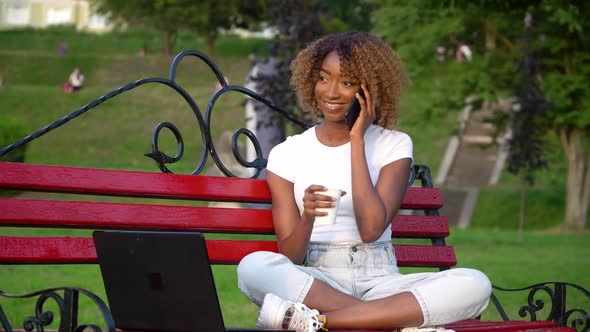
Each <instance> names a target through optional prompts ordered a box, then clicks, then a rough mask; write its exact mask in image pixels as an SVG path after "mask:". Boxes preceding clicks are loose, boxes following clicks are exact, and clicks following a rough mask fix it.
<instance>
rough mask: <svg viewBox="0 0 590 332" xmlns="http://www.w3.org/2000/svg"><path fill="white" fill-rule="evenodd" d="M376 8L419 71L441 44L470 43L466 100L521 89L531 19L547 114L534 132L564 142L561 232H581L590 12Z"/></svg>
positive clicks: (586, 185)
mask: <svg viewBox="0 0 590 332" xmlns="http://www.w3.org/2000/svg"><path fill="white" fill-rule="evenodd" d="M372 2H373V4H374V5H375V6H376V11H375V12H374V16H375V22H376V31H377V32H378V33H379V34H381V35H383V36H384V37H385V38H386V39H387V40H389V41H390V42H391V43H392V44H394V45H395V46H396V48H397V49H398V50H399V52H400V55H401V57H402V59H404V61H406V62H410V63H412V65H416V67H418V68H420V67H421V65H420V64H423V63H425V62H429V61H434V59H433V57H432V54H433V50H434V49H435V47H436V46H437V45H440V44H444V43H454V42H455V41H456V40H459V39H463V40H469V41H470V43H471V45H472V48H473V49H474V50H475V51H476V52H477V54H478V55H479V57H478V60H477V61H473V63H472V64H470V65H469V66H464V70H463V71H462V72H460V73H457V79H461V80H463V82H464V83H465V84H464V85H463V86H464V87H465V89H464V90H463V91H461V94H462V96H463V97H465V96H467V95H469V94H474V93H475V94H477V95H479V96H482V97H484V98H485V99H487V100H494V99H496V98H498V97H499V96H502V95H507V94H513V93H514V87H516V86H518V85H519V84H520V82H519V80H520V77H519V75H518V74H517V70H516V69H517V67H518V63H519V62H520V61H521V60H522V59H523V58H524V57H525V56H526V55H525V54H523V49H522V48H519V47H518V46H517V45H518V42H519V40H521V39H522V38H524V36H523V33H522V29H520V27H522V26H523V20H524V18H525V16H526V15H527V13H529V14H530V15H532V17H533V18H534V20H533V26H532V28H531V29H532V31H531V34H533V35H532V36H531V37H530V38H531V40H532V41H534V43H533V44H532V45H531V47H532V49H531V51H532V52H535V53H537V54H539V55H540V58H539V59H540V63H539V70H538V72H537V73H536V75H534V77H532V80H533V82H534V84H535V85H536V86H537V87H538V94H539V96H543V98H545V99H546V100H547V102H548V107H549V108H548V109H547V110H546V111H544V112H542V114H539V116H542V120H540V119H538V118H537V120H535V121H539V122H538V123H537V125H535V128H536V130H538V129H539V126H540V125H544V127H543V128H541V129H543V131H544V132H545V133H547V132H548V131H550V130H555V132H557V134H558V136H559V137H560V140H561V143H562V146H563V151H564V154H565V156H566V158H567V169H568V171H567V181H566V199H565V201H566V213H565V217H564V226H565V227H566V228H574V227H575V228H577V229H584V228H585V227H586V222H587V219H588V206H589V204H590V91H589V89H588V88H587V82H589V81H590V66H589V65H588V64H589V62H590V49H589V48H590V42H589V40H588V38H589V37H588V36H590V20H588V15H589V14H590V5H589V4H588V3H587V2H584V1H580V2H572V1H569V2H562V1H558V0H543V1H518V2H516V1H497V0H487V1H480V2H473V1H464V0H448V1H438V2H431V1H426V0H411V1H387V0H373V1H372ZM515 27H519V28H518V29H515ZM549 124H551V125H549ZM520 128H521V129H518V128H514V129H516V130H522V132H519V133H515V134H516V135H519V136H521V137H526V136H527V133H529V134H530V131H529V132H527V131H528V130H530V129H531V128H532V126H527V125H523V126H520ZM537 134H538V133H537ZM539 135H540V134H539ZM523 165H524V164H523ZM518 169H519V167H518V166H517V165H516V166H515V167H514V168H513V169H512V171H518ZM529 175H531V174H530V173H529Z"/></svg>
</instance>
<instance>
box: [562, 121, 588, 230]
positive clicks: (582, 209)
mask: <svg viewBox="0 0 590 332" xmlns="http://www.w3.org/2000/svg"><path fill="white" fill-rule="evenodd" d="M559 138H560V140H561V144H562V146H563V149H564V151H565V154H566V158H567V187H566V208H565V222H564V225H565V227H566V228H568V229H574V228H575V229H577V230H583V229H585V228H586V219H587V217H588V205H589V204H590V143H589V137H587V134H586V133H585V131H584V130H583V129H580V128H567V127H560V128H559Z"/></svg>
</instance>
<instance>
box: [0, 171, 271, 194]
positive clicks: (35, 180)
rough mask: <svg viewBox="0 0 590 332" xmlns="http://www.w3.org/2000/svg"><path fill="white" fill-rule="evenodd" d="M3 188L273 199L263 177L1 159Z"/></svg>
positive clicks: (0, 181) (0, 177) (0, 172)
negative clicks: (195, 174)
mask: <svg viewBox="0 0 590 332" xmlns="http://www.w3.org/2000/svg"><path fill="white" fill-rule="evenodd" d="M0 187H3V188H13V189H23V190H36V191H50V192H64V193H81V194H108V195H110V196H139V197H155V198H176V199H193V200H223V201H226V200H235V201H243V202H261V203H269V202H270V191H269V189H268V185H267V184H266V181H264V180H252V179H237V178H228V177H213V176H194V175H184V174H165V173H153V172H138V171H123V170H108V169H97V168H79V167H66V166H49V165H33V164H21V163H9V162H0Z"/></svg>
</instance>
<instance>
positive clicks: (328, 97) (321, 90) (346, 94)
mask: <svg viewBox="0 0 590 332" xmlns="http://www.w3.org/2000/svg"><path fill="white" fill-rule="evenodd" d="M359 88H360V82H358V81H355V80H353V79H352V77H346V76H343V75H342V73H341V72H340V57H338V53H337V52H336V51H332V52H330V53H328V54H327V55H326V56H325V57H324V60H322V65H321V68H320V72H319V77H318V80H317V82H316V84H315V89H314V93H315V98H316V102H317V103H318V107H319V108H320V110H321V111H322V113H323V114H324V121H337V122H344V113H346V109H347V108H348V106H349V105H350V103H351V102H352V101H353V100H354V98H356V92H357V91H358V89H359Z"/></svg>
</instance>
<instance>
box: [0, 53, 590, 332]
mask: <svg viewBox="0 0 590 332" xmlns="http://www.w3.org/2000/svg"><path fill="white" fill-rule="evenodd" d="M186 56H195V57H198V58H199V59H201V60H203V61H205V62H206V63H207V64H208V65H209V66H210V68H211V69H212V70H213V71H214V73H215V75H216V77H217V78H218V80H219V82H220V83H221V85H222V89H221V90H219V91H217V92H215V93H214V95H213V96H212V97H211V100H210V102H209V104H208V107H207V110H206V113H205V116H203V115H201V113H200V112H199V110H198V108H197V107H196V103H194V101H192V98H191V97H190V96H189V95H188V93H186V91H185V90H184V89H183V88H182V87H180V86H178V85H177V84H176V82H175V81H174V75H175V71H176V66H177V64H178V62H179V61H180V59H182V58H183V57H186ZM223 77H224V76H223V74H222V73H221V71H220V70H219V69H218V68H217V67H216V66H215V64H214V63H213V62H211V60H210V59H208V58H207V57H206V56H205V55H203V54H201V53H199V52H195V51H187V52H183V53H181V54H179V55H178V56H177V57H176V58H175V59H174V60H173V62H172V65H171V68H170V77H169V78H168V79H164V78H150V79H145V80H139V81H135V82H133V83H130V84H128V85H126V86H123V87H121V88H119V89H117V90H114V91H112V92H111V93H109V94H107V95H105V96H102V97H100V98H99V99H97V100H95V101H93V102H91V103H89V104H88V105H86V106H84V107H82V108H81V109H79V110H77V111H75V112H73V113H72V114H70V115H69V116H67V117H64V118H62V119H60V120H58V121H56V122H55V123H54V124H52V125H50V126H48V127H45V128H43V129H41V130H40V131H38V132H36V133H34V134H32V135H29V136H27V137H25V138H23V139H22V140H20V141H18V142H16V143H14V144H12V145H9V146H7V147H5V148H3V149H1V150H0V156H2V155H5V154H7V153H8V152H10V151H13V150H15V149H17V148H19V147H21V146H23V145H24V144H26V143H28V142H29V141H31V140H33V139H36V138H38V137H40V136H42V135H43V134H45V133H46V132H48V131H50V130H52V129H53V128H57V127H59V126H60V125H62V124H63V123H65V122H67V121H70V120H72V119H74V118H76V117H77V116H79V115H81V114H83V113H84V112H86V111H88V110H89V109H91V108H93V107H95V106H96V105H98V104H100V103H102V102H103V101H105V100H106V99H110V98H112V97H114V96H116V95H118V94H120V93H122V92H125V91H127V90H130V89H133V88H136V87H138V86H140V85H142V84H143V83H145V82H159V83H162V84H165V85H168V86H170V87H171V88H173V89H174V90H176V91H178V92H179V93H180V94H181V95H182V96H183V97H184V98H185V99H186V100H187V102H188V103H189V104H190V105H191V107H193V110H195V111H196V114H197V118H198V119H199V125H200V127H201V130H202V137H203V141H204V142H203V144H204V147H205V149H204V150H205V153H204V154H203V156H204V157H203V158H202V159H201V165H199V167H198V168H197V169H198V170H199V171H197V172H195V173H196V174H195V175H184V174H172V173H171V172H170V170H169V169H168V168H167V167H166V163H168V162H171V161H172V160H173V159H175V158H171V157H168V156H166V155H165V154H163V153H162V152H160V151H159V150H158V149H157V144H152V145H153V151H152V152H151V153H149V154H147V155H148V156H149V157H151V158H153V159H154V160H155V161H156V163H157V165H158V167H159V168H160V170H161V171H162V172H141V171H129V170H112V169H97V168H83V167H70V166H55V165H40V164H29V163H18V162H5V161H0V189H2V190H3V191H7V192H9V193H15V192H28V191H32V192H42V193H47V194H46V195H47V196H46V197H44V198H43V199H37V198H35V199H31V198H23V197H19V195H16V194H13V195H11V194H4V195H0V226H2V227H11V228H12V229H14V228H17V229H18V230H19V232H16V233H15V232H14V231H13V232H11V235H6V233H4V232H2V231H1V230H2V228H0V266H1V265H2V264H26V265H39V266H38V268H39V271H43V269H45V268H46V265H49V264H97V258H96V252H95V248H94V243H93V240H92V238H91V236H90V235H87V236H77V237H72V236H70V235H69V234H68V233H67V232H66V231H63V235H60V236H38V235H33V234H32V232H30V229H31V228H57V229H85V230H94V229H119V230H160V231H199V232H203V233H205V237H206V243H207V250H208V253H209V256H210V260H211V263H212V264H237V263H238V262H239V261H240V259H241V258H242V257H244V256H245V255H247V254H248V253H251V252H254V251H258V250H269V251H277V246H276V243H275V242H274V241H273V238H272V234H274V230H273V223H272V214H271V212H270V210H269V209H268V208H265V207H264V206H265V205H266V206H267V205H268V204H270V203H271V196H270V192H269V189H268V186H267V184H266V182H265V181H264V180H260V179H256V178H255V177H257V176H258V174H259V173H260V172H261V171H262V170H263V169H264V167H265V164H266V162H265V160H264V158H262V155H261V153H260V149H259V145H257V141H256V138H255V137H254V136H253V135H251V134H250V133H249V132H248V131H247V130H244V129H240V130H238V131H236V134H235V135H234V140H233V143H234V144H233V146H232V147H233V148H234V152H235V153H236V159H237V160H238V161H239V162H240V164H242V165H244V166H248V167H251V168H254V169H256V171H255V172H254V173H253V175H252V176H253V177H254V178H238V177H233V175H234V174H233V173H232V172H231V171H230V170H229V169H228V168H227V167H226V165H224V164H223V163H222V161H221V160H220V158H219V156H218V154H217V152H216V147H215V144H214V142H213V140H212V139H211V131H210V128H209V122H208V121H207V119H208V118H209V116H210V112H211V110H212V108H213V106H214V104H215V101H216V100H217V98H218V97H219V96H220V95H221V94H223V93H225V92H227V91H230V90H232V91H240V92H242V93H244V94H246V95H248V96H250V97H252V98H254V99H257V100H259V101H260V102H263V103H265V104H266V105H267V106H269V107H270V108H271V109H275V110H277V111H278V112H280V113H281V114H283V115H285V116H286V118H288V119H289V120H291V121H294V120H293V119H291V118H290V117H289V115H288V114H286V113H284V112H282V111H281V110H279V109H277V108H276V107H275V106H274V105H272V104H271V103H270V102H268V101H266V100H264V99H263V98H261V97H260V96H258V95H256V94H255V93H254V92H252V91H250V90H248V89H245V88H243V87H239V86H229V85H227V83H226V82H225V80H224V79H223ZM294 122H296V121H294ZM164 127H166V128H168V129H170V130H172V131H173V132H174V134H175V135H176V137H177V140H178V143H179V154H180V155H181V154H182V153H181V152H182V151H181V147H182V145H183V143H182V138H181V135H180V133H179V132H178V130H177V129H176V127H175V126H174V125H172V124H170V123H164V124H161V125H159V126H158V127H157V128H156V130H155V131H154V137H152V142H157V139H158V137H157V135H158V133H159V131H160V130H161V129H162V128H164ZM238 135H247V136H248V137H249V138H250V139H252V140H253V143H254V145H255V146H257V158H256V160H254V161H251V162H247V161H245V160H243V159H242V157H241V156H240V155H239V153H238V152H237V147H236V142H237V137H238ZM207 153H208V154H210V155H211V157H212V159H213V160H214V162H215V164H216V166H217V167H218V168H219V169H220V170H221V172H222V173H223V174H224V175H226V176H206V175H200V174H199V173H200V170H201V169H202V168H203V166H204V163H205V161H206V159H207ZM410 181H411V183H413V186H411V187H410V188H409V189H408V191H407V194H406V196H405V197H404V199H403V202H402V207H401V208H402V211H403V212H404V213H400V214H399V215H397V216H396V217H395V218H394V220H393V222H392V226H391V227H392V231H393V235H392V236H393V240H392V241H393V243H394V247H395V252H396V256H397V261H398V264H399V265H400V266H402V267H419V268H424V269H426V270H438V269H440V270H444V269H449V268H452V267H453V266H455V265H456V264H457V259H456V256H455V251H454V248H453V247H452V246H449V245H447V244H446V243H445V239H446V238H447V237H448V236H449V223H448V220H447V218H446V217H444V216H440V215H439V209H440V208H441V207H442V206H443V199H442V196H441V191H440V190H439V189H438V188H434V187H433V183H432V179H431V176H430V171H429V168H428V167H426V166H424V165H415V166H414V167H413V172H412V179H410ZM0 194H1V191H0ZM54 194H58V195H54ZM69 194H76V195H77V196H70V195H69ZM43 195H45V194H43ZM72 197H73V198H72ZM104 197H107V199H103V198H104ZM111 197H116V198H120V197H130V198H137V199H140V200H139V201H137V202H136V201H129V200H126V201H124V202H112V201H111V200H110V199H108V198H111ZM162 199H166V200H167V203H166V204H164V203H162ZM187 202H189V204H187ZM196 202H199V203H196ZM211 202H226V203H227V202H233V203H239V204H241V206H240V207H237V208H236V207H223V206H219V205H211V204H209V203H211ZM260 205H261V206H260ZM13 234H16V235H13ZM219 234H222V235H225V234H232V235H235V236H229V237H228V236H225V237H224V236H218V235H219ZM260 234H266V235H269V236H267V237H266V238H265V237H262V238H261V236H260ZM408 239H416V240H408ZM3 282H4V280H2V281H0V290H2V291H0V323H1V324H2V326H0V329H2V330H4V331H12V330H13V329H14V328H15V326H14V324H12V323H11V322H9V321H8V319H7V316H6V314H5V312H4V309H3V308H2V303H6V302H5V301H8V299H10V300H11V301H18V300H19V299H20V298H37V299H38V301H37V303H36V305H35V308H31V315H32V316H31V317H29V318H27V319H26V322H25V324H24V326H23V327H18V329H22V328H24V329H26V330H38V331H42V330H44V327H45V326H46V325H48V324H49V323H50V322H51V321H52V320H54V319H50V316H52V315H53V314H48V313H47V311H46V310H45V309H44V304H45V303H46V302H47V301H49V299H52V300H54V302H55V303H56V304H57V307H58V311H59V313H58V315H55V316H56V318H59V319H55V320H56V321H58V322H59V323H58V324H59V328H58V329H59V330H60V331H74V330H76V329H78V330H79V328H80V326H84V325H85V324H82V323H80V322H79V321H78V309H79V308H78V304H79V299H80V297H81V296H83V297H87V298H89V299H90V300H91V301H92V302H93V303H95V304H96V306H97V310H98V311H100V313H101V314H102V317H103V319H104V327H105V330H108V331H114V330H115V329H114V322H113V320H112V317H111V315H110V312H109V309H108V306H107V305H106V303H105V302H104V301H103V300H102V299H101V298H99V297H98V296H96V295H95V294H94V293H92V292H90V291H88V290H85V289H80V288H76V287H58V288H51V287H55V286H58V285H55V284H54V282H52V281H50V280H48V281H47V289H43V290H31V293H30V294H22V295H19V294H16V295H11V294H10V289H6V288H5V286H4V285H2V284H3ZM494 288H495V290H494V295H493V296H492V303H491V306H495V307H496V309H497V310H498V311H499V313H500V316H501V317H502V320H501V321H483V320H480V319H471V320H466V321H462V322H458V323H454V324H450V325H448V326H447V327H448V328H450V329H454V330H456V331H546V332H548V331H555V332H557V331H575V330H577V331H587V330H588V328H589V326H590V317H589V314H588V311H587V309H578V308H573V309H572V308H569V307H568V306H567V301H566V300H567V297H566V294H569V292H581V293H582V294H583V296H585V298H588V299H590V293H588V291H587V290H585V289H584V288H582V287H580V286H578V285H574V284H569V283H565V282H548V283H542V284H537V285H532V286H529V287H526V288H523V289H518V290H514V291H522V292H524V299H525V303H524V304H523V305H522V307H521V308H520V310H519V314H520V317H519V318H518V319H513V317H510V316H509V315H508V314H507V313H506V311H505V310H504V308H503V307H502V305H501V304H500V302H499V301H498V298H497V297H496V293H498V292H499V291H504V290H506V291H508V289H503V288H500V287H496V286H494ZM566 291H567V292H568V293H566ZM540 295H546V296H545V297H544V298H543V299H546V298H547V297H549V301H548V303H545V302H546V301H545V300H541V299H539V296H540ZM541 313H543V315H545V316H544V317H540V315H541ZM253 321H254V318H253ZM95 327H96V328H97V329H99V330H100V327H98V326H95Z"/></svg>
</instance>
